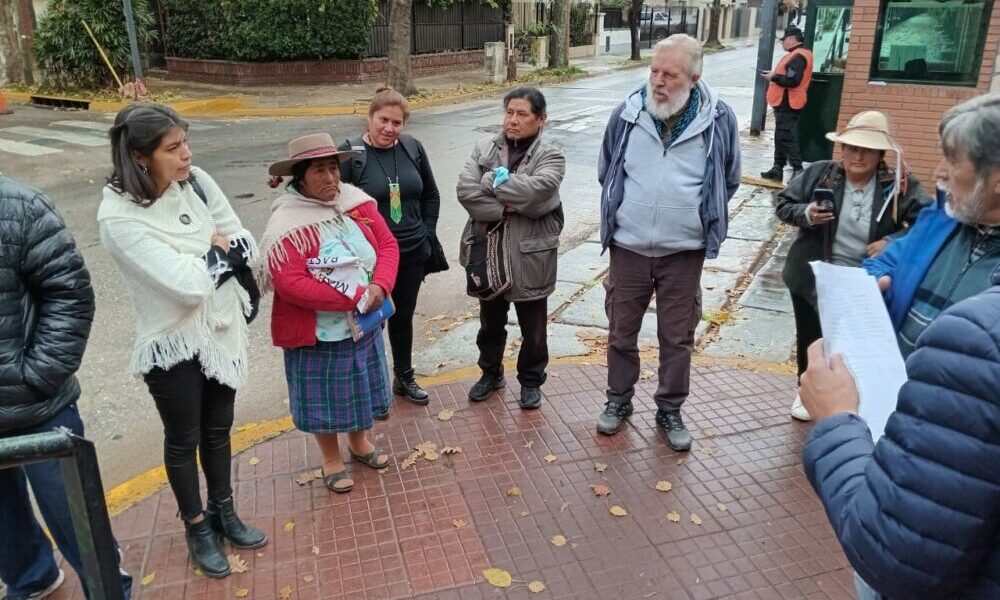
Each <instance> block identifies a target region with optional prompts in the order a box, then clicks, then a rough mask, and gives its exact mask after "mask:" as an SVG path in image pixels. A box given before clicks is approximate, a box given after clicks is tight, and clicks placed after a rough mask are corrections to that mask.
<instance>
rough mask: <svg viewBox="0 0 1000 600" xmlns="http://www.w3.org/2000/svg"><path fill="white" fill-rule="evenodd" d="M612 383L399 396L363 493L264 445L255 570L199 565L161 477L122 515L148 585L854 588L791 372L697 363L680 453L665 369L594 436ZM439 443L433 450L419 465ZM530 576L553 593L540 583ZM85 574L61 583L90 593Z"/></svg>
mask: <svg viewBox="0 0 1000 600" xmlns="http://www.w3.org/2000/svg"><path fill="white" fill-rule="evenodd" d="M605 378H606V370H605V369H604V368H603V367H601V366H599V365H595V364H589V365H570V364H560V365H555V366H553V367H552V369H551V375H550V378H549V381H548V383H547V384H546V385H545V388H544V390H545V394H546V401H545V403H544V404H543V406H542V408H541V409H540V410H538V411H533V412H527V411H521V410H520V409H518V408H517V405H516V394H517V392H518V390H517V386H516V384H515V383H514V382H513V381H512V380H513V378H511V389H508V390H507V391H506V392H505V393H504V394H502V395H497V396H494V397H493V398H491V399H490V400H489V401H487V402H485V403H482V404H471V403H469V402H468V401H467V400H466V399H465V393H466V390H467V386H468V385H470V383H471V380H461V381H457V382H454V383H448V384H442V385H439V386H436V387H434V388H432V389H431V390H430V393H431V404H430V405H429V406H428V407H416V406H413V405H410V404H406V403H405V402H402V401H399V402H397V404H396V406H395V408H394V411H393V414H392V416H391V417H390V419H389V420H388V421H386V422H384V423H379V424H377V425H376V426H375V430H374V432H375V435H376V443H377V444H378V446H379V447H380V448H381V449H382V450H384V451H386V452H388V453H389V454H391V456H392V464H391V466H390V467H389V468H387V469H386V470H385V471H383V472H381V473H378V472H375V471H373V470H371V469H368V468H366V467H363V466H361V465H359V464H357V463H349V464H348V469H349V471H350V472H351V474H352V476H353V477H354V478H355V488H354V490H353V491H352V492H350V493H348V494H343V495H335V494H332V493H330V492H328V491H327V490H326V489H325V488H324V487H323V485H322V483H321V481H320V480H316V479H313V480H310V478H311V475H310V472H311V470H313V469H315V468H317V467H318V466H319V465H320V464H321V459H320V456H319V452H318V450H317V448H316V446H315V444H314V443H313V441H312V440H311V439H310V438H309V436H307V435H306V434H302V433H299V432H291V433H288V434H285V435H283V436H280V437H278V438H276V439H274V440H271V441H268V442H265V443H262V444H260V445H258V446H256V447H254V448H252V449H251V450H249V451H247V452H245V453H243V454H241V455H239V456H237V457H236V458H235V465H234V467H235V480H236V496H237V502H238V507H239V512H240V514H241V515H242V516H243V517H244V518H245V519H246V520H247V521H249V522H251V523H252V524H254V525H256V526H258V527H261V528H263V529H264V530H265V531H266V532H267V534H268V536H269V537H270V543H269V545H268V546H266V547H265V548H262V549H260V550H256V551H252V550H235V549H233V550H229V549H227V552H232V553H234V554H239V557H240V558H241V559H243V560H245V561H246V567H247V570H246V572H244V573H236V574H233V575H232V576H231V577H229V578H228V579H225V580H210V579H207V578H205V577H203V576H200V575H198V574H196V573H195V570H194V568H193V567H192V565H191V564H190V563H189V561H188V559H187V551H186V548H185V545H184V536H183V529H182V526H181V524H180V522H179V521H178V520H177V518H176V517H175V514H176V510H177V507H176V504H175V502H174V500H173V496H172V494H171V493H170V491H169V490H167V489H164V490H162V491H160V492H159V493H157V494H155V495H154V496H153V497H151V498H149V499H146V500H144V501H142V502H141V503H139V504H138V505H136V506H134V507H132V508H130V509H129V510H127V511H125V512H124V513H122V514H120V515H118V516H117V517H116V518H114V519H113V525H114V529H115V532H116V534H117V535H118V538H119V540H120V542H121V544H122V546H123V548H124V550H125V556H126V568H128V569H129V570H130V571H131V572H132V573H134V574H135V575H136V581H137V584H136V588H137V589H136V592H137V593H136V596H135V597H136V598H137V600H151V599H164V600H166V599H171V600H174V599H181V598H183V599H216V598H234V597H246V598H256V599H266V600H273V599H274V598H286V599H295V600H310V599H318V598H324V599H326V598H330V599H332V598H351V599H356V598H365V599H373V600H374V599H388V598H427V599H431V598H434V599H466V598H468V599H474V598H528V597H539V598H573V599H574V600H585V599H595V600H596V599H610V598H616V599H642V598H670V599H682V600H683V599H690V600H700V599H707V598H739V599H751V598H758V599H765V598H766V599H774V598H830V599H847V598H851V597H852V593H851V587H850V586H851V579H850V570H849V568H848V566H847V563H846V559H845V558H844V557H843V555H842V553H841V552H840V550H839V546H838V544H837V542H836V540H835V538H834V537H833V534H832V531H831V530H830V528H829V526H828V525H827V522H826V517H825V515H824V512H823V510H822V507H821V506H820V504H819V503H818V501H817V500H816V499H815V496H814V495H813V493H812V491H811V489H810V487H809V485H808V482H807V481H806V480H805V478H804V476H803V474H802V469H801V466H800V458H799V451H800V445H801V442H802V440H803V438H804V436H805V434H806V432H807V430H808V426H807V425H802V424H798V423H793V422H791V421H790V420H789V419H788V416H787V409H788V398H789V395H790V393H791V391H792V390H793V389H794V378H793V377H792V376H789V375H785V374H781V373H771V372H766V371H749V370H739V369H734V368H732V367H728V366H724V365H721V364H720V365H713V364H698V365H696V366H695V368H694V371H693V374H692V392H691V396H690V398H689V400H688V402H687V404H685V407H684V414H685V418H686V420H687V422H688V424H689V427H691V429H692V432H693V434H694V437H695V443H694V448H693V450H692V452H690V453H685V454H679V453H675V452H673V451H671V450H670V449H669V448H668V447H667V446H666V444H665V442H664V440H663V438H662V435H661V434H660V433H659V432H658V431H657V430H656V428H655V425H654V423H653V415H654V411H655V406H654V404H653V402H652V399H651V394H652V392H653V391H654V388H655V381H653V380H652V379H643V380H641V381H640V382H639V385H638V389H637V397H636V412H635V414H634V415H633V417H632V418H631V420H630V421H631V423H630V424H629V425H628V426H626V427H625V428H624V429H623V430H622V431H621V432H620V433H619V434H618V435H616V436H612V437H606V436H602V435H600V434H598V433H596V431H595V430H594V426H593V422H594V417H595V416H596V414H597V412H598V411H599V410H600V408H601V406H602V403H603V397H602V396H603V394H602V390H603V389H604V385H605ZM444 409H447V410H450V411H453V413H454V414H453V416H450V418H449V419H448V420H441V418H440V417H439V413H440V411H442V410H444ZM443 416H444V417H447V416H448V415H447V414H446V415H443ZM428 442H430V443H433V444H435V445H436V451H435V453H434V454H425V455H424V456H423V457H420V458H417V459H416V462H415V464H413V465H408V464H407V462H408V461H406V459H407V458H408V457H409V456H410V455H411V453H412V452H413V449H414V448H416V447H418V446H420V445H422V444H425V443H428ZM425 447H426V446H425ZM446 447H451V448H455V447H457V448H459V449H460V451H456V452H455V453H447V452H448V451H447V450H445V448H446ZM431 458H433V460H431ZM297 480H299V481H298V482H297ZM659 482H669V484H670V489H669V491H666V492H663V491H658V490H657V484H658V483H659ZM592 486H606V487H607V488H608V489H609V490H610V494H609V495H606V496H598V495H597V494H596V493H595V490H594V489H593V487H592ZM660 487H664V488H665V487H667V486H664V485H663V484H660ZM615 506H618V507H621V508H623V509H624V510H625V511H626V512H627V514H626V515H625V516H615V515H614V514H612V512H611V509H612V508H613V507H615ZM672 517H673V518H675V519H676V522H675V521H673V520H671V518H672ZM556 536H562V537H563V538H565V544H563V543H562V542H563V540H561V539H558V538H557V539H556V540H555V543H553V538H556ZM491 568H495V569H503V570H505V571H507V572H508V573H510V575H511V577H512V578H513V580H514V583H513V584H512V585H511V587H510V588H507V589H505V590H501V589H498V588H495V587H493V586H492V585H491V584H489V583H488V582H487V581H486V578H485V577H484V574H483V571H484V570H486V569H491ZM71 579H72V577H71ZM142 581H145V582H146V583H145V584H143V583H141V582H142ZM535 581H540V582H542V583H543V584H544V585H545V587H546V589H545V591H544V592H541V593H539V594H537V595H536V594H534V593H531V592H530V591H529V590H528V587H527V584H528V583H529V582H535ZM75 586H76V584H75V581H73V582H71V583H68V584H67V585H66V586H64V589H63V590H61V591H60V593H58V594H56V595H54V596H52V598H54V599H55V600H67V599H69V598H74V599H76V598H81V597H82V595H81V594H80V593H79V591H78V590H76V588H75Z"/></svg>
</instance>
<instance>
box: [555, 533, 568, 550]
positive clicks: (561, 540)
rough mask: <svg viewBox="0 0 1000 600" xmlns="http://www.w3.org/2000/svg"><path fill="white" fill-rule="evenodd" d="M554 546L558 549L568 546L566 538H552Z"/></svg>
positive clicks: (558, 536) (560, 536) (556, 536)
mask: <svg viewBox="0 0 1000 600" xmlns="http://www.w3.org/2000/svg"><path fill="white" fill-rule="evenodd" d="M552 545H553V546H555V547H556V548H562V547H563V546H565V545H566V537H565V536H562V535H554V536H552Z"/></svg>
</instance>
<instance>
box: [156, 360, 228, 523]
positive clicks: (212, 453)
mask: <svg viewBox="0 0 1000 600" xmlns="http://www.w3.org/2000/svg"><path fill="white" fill-rule="evenodd" d="M144 379H145V380H146V385H147V386H148V387H149V393H150V394H152V395H153V400H154V401H155V402H156V410H158V411H160V420H161V421H163V435H164V440H163V463H164V465H165V466H166V469H167V479H168V480H169V481H170V488H171V489H172V490H173V491H174V497H176V498H177V506H178V508H179V509H180V513H181V516H182V517H183V518H185V519H192V518H194V517H197V516H198V515H200V514H201V513H202V502H201V493H200V492H199V489H198V464H197V462H196V461H195V453H196V452H197V453H198V454H199V455H200V457H201V467H202V469H203V470H204V471H205V483H206V484H207V486H208V498H209V500H213V501H215V502H219V501H222V500H225V499H227V498H229V497H230V496H232V495H233V487H232V482H231V475H232V456H231V455H230V437H229V432H230V429H231V428H232V426H233V403H234V401H235V399H236V390H234V389H233V388H231V387H228V386H225V385H222V384H221V383H219V382H218V381H215V380H214V379H209V378H207V377H206V376H205V374H204V373H202V371H201V363H200V362H199V361H198V359H196V358H195V359H191V360H186V361H184V362H181V363H178V364H176V365H174V366H173V367H171V368H169V369H167V370H163V369H160V368H156V369H153V370H152V371H150V372H149V373H147V374H146V375H145V377H144Z"/></svg>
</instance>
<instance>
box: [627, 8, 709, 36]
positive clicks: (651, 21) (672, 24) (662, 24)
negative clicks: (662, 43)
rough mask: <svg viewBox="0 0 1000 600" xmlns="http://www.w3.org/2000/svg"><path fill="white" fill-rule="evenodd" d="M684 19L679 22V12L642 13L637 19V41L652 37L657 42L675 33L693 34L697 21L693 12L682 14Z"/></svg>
mask: <svg viewBox="0 0 1000 600" xmlns="http://www.w3.org/2000/svg"><path fill="white" fill-rule="evenodd" d="M683 14H684V16H685V17H686V19H685V20H684V21H682V20H681V15H682V13H681V11H680V10H673V9H671V10H669V11H668V10H655V11H643V14H642V16H641V18H640V19H639V39H646V38H649V37H652V39H654V40H659V39H662V38H665V37H667V36H671V35H673V34H675V33H689V34H690V33H694V28H695V25H696V23H697V19H698V12H697V11H695V10H690V11H686V12H685V13H683Z"/></svg>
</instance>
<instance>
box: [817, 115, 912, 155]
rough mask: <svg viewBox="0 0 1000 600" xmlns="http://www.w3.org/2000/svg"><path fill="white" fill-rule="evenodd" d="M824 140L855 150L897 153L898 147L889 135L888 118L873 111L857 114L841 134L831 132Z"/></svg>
mask: <svg viewBox="0 0 1000 600" xmlns="http://www.w3.org/2000/svg"><path fill="white" fill-rule="evenodd" d="M826 139H828V140H830V141H831V142H839V143H841V144H847V145H848V146H855V147H857V148H870V149H872V150H892V151H894V152H899V145H898V144H897V143H896V140H894V139H892V136H891V135H890V134H889V118H888V117H886V116H885V115H884V114H882V113H880V112H878V111H875V110H866V111H864V112H859V113H858V114H856V115H854V117H852V118H851V121H850V122H849V123H848V124H847V127H846V128H844V131H843V132H841V133H839V134H838V133H837V132H836V131H831V132H830V133H828V134H826Z"/></svg>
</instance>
